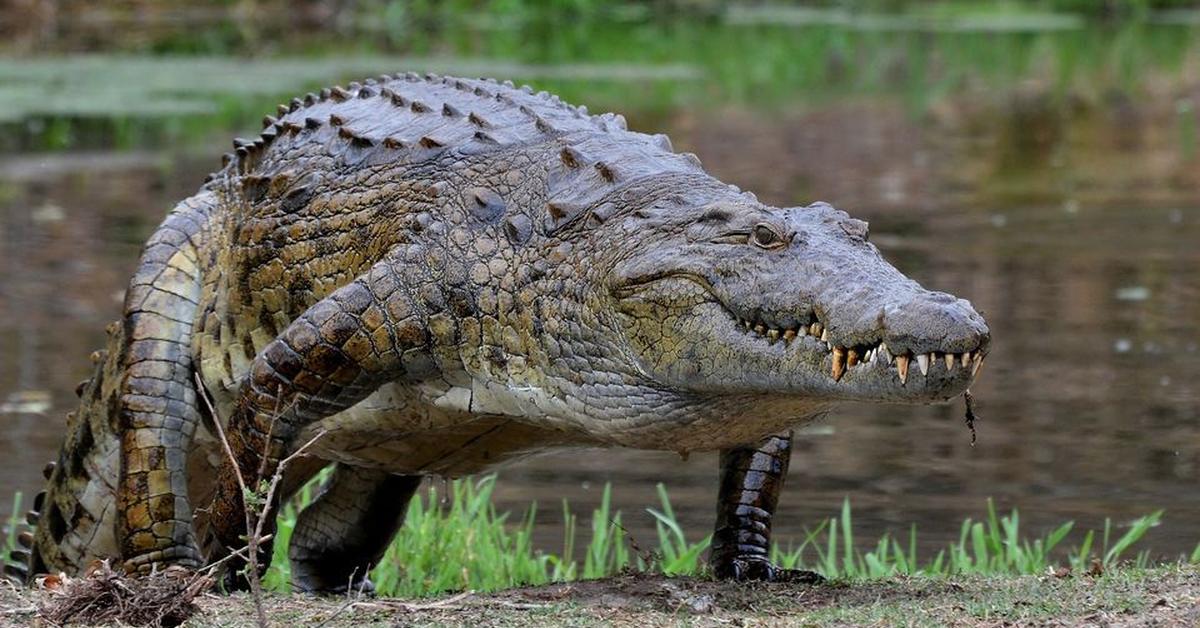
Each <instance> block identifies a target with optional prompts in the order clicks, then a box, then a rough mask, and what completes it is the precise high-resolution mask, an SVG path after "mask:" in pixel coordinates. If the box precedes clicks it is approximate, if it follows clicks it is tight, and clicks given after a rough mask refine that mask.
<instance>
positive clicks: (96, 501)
mask: <svg viewBox="0 0 1200 628" xmlns="http://www.w3.org/2000/svg"><path fill="white" fill-rule="evenodd" d="M108 334H109V337H108V343H107V346H106V348H105V349H102V350H100V351H96V352H94V353H93V354H92V360H93V361H94V362H95V363H96V365H95V368H94V370H93V372H92V376H91V378H89V379H88V380H85V381H84V382H82V383H81V384H80V386H79V388H77V389H76V392H78V393H79V396H80V402H79V408H78V409H77V410H76V411H75V412H72V413H69V414H67V434H66V438H65V440H64V442H63V445H62V447H61V448H60V450H59V455H58V460H57V461H55V462H51V463H50V464H48V465H46V468H45V470H44V472H43V474H44V475H45V477H46V485H45V490H43V491H42V492H40V493H38V494H37V496H36V497H34V500H33V509H32V510H30V511H29V512H28V513H27V514H26V522H27V524H28V525H29V526H30V528H31V530H23V531H21V533H20V534H18V537H17V538H18V542H19V544H20V545H21V546H22V547H20V548H19V549H17V550H15V551H14V552H13V553H12V555H11V556H10V561H9V562H8V564H7V565H6V566H5V572H6V573H7V574H8V575H9V576H10V577H12V578H19V579H21V580H24V581H26V582H28V581H30V580H31V579H32V578H33V577H34V576H36V575H38V574H43V573H58V572H66V573H68V574H75V573H78V572H79V571H81V570H82V569H83V568H84V567H86V566H87V565H88V564H89V563H90V562H92V561H93V560H95V559H98V558H115V557H117V556H119V555H120V548H119V547H118V546H117V542H116V537H115V530H116V520H117V519H116V517H117V513H116V504H117V496H116V488H115V487H116V486H117V481H118V478H119V474H120V470H121V469H120V439H119V437H118V433H117V413H116V412H114V411H113V409H114V408H115V407H116V406H114V402H116V401H119V399H120V389H119V384H120V379H121V378H120V377H119V374H120V362H119V361H120V354H121V350H122V347H123V346H124V344H125V335H124V332H123V330H122V328H121V325H120V324H119V323H113V324H110V325H109V326H108Z"/></svg>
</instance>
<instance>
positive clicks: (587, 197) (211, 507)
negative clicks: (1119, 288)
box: [38, 75, 988, 591]
mask: <svg viewBox="0 0 1200 628" xmlns="http://www.w3.org/2000/svg"><path fill="white" fill-rule="evenodd" d="M264 124H265V127H266V129H265V131H264V133H263V136H262V137H261V138H259V139H258V140H256V141H254V142H246V141H238V142H235V146H236V147H237V154H236V155H231V156H229V158H228V161H227V165H226V166H225V168H224V169H222V170H221V171H220V172H218V173H216V174H215V175H214V176H213V177H211V178H210V180H209V181H208V182H207V183H206V185H205V187H204V188H203V189H202V190H201V193H200V194H199V195H197V196H196V197H194V198H193V199H191V200H190V201H188V202H186V203H184V204H183V206H181V207H182V209H181V210H177V212H175V213H174V214H172V217H171V218H168V221H167V222H166V223H164V226H163V227H162V228H161V229H160V231H159V232H158V233H157V234H156V235H155V236H154V238H153V239H152V243H156V244H153V245H152V246H150V247H148V249H147V251H146V252H145V253H144V254H143V258H142V265H141V267H140V270H139V272H138V275H137V276H136V277H135V280H134V282H133V284H132V285H131V291H130V297H129V298H128V299H127V304H126V315H125V326H124V331H125V334H126V336H127V340H128V342H127V343H126V344H125V349H124V351H122V356H123V358H122V361H121V362H120V363H119V364H115V365H114V371H113V372H116V373H120V374H122V375H121V376H122V378H123V381H124V382H125V384H124V385H123V387H122V389H121V396H120V398H119V411H117V414H118V415H119V417H120V421H119V422H118V423H117V426H116V427H115V428H113V429H114V430H115V431H116V432H117V435H118V436H119V438H120V441H121V443H122V447H121V453H122V462H121V465H120V466H121V473H120V482H119V484H117V485H116V486H117V487H118V488H117V489H116V490H117V493H118V497H119V508H118V509H117V510H118V512H117V515H118V516H117V517H116V520H117V521H118V522H119V525H118V526H117V531H116V533H115V538H117V539H118V543H119V546H120V556H121V558H122V559H123V560H124V561H125V563H126V564H127V565H128V566H130V567H131V568H136V569H146V568H149V567H153V566H161V565H165V564H185V565H193V564H195V563H196V562H197V560H198V557H199V556H200V555H202V554H203V555H205V556H206V558H207V559H209V560H213V559H216V558H219V557H221V556H222V555H224V554H225V553H226V552H228V551H229V550H230V549H232V548H235V547H239V546H240V545H241V543H242V541H241V537H242V536H243V535H244V534H245V533H246V530H245V529H244V521H245V519H244V516H243V504H242V495H241V491H240V490H239V487H238V482H237V479H236V476H237V473H236V472H235V469H234V464H233V463H230V462H229V461H228V460H225V461H222V460H221V459H220V457H219V456H215V455H214V453H215V452H214V448H213V441H212V437H211V434H209V433H208V430H204V429H201V430H197V429H196V428H197V426H198V425H200V424H201V423H204V424H211V423H212V422H213V421H221V422H223V423H226V431H227V433H228V435H229V441H230V445H231V448H232V450H233V454H234V459H235V460H236V466H237V468H238V470H240V472H241V474H242V475H243V477H246V478H249V479H250V481H252V482H253V481H254V479H256V478H259V477H260V474H263V476H265V477H270V476H271V474H272V473H273V472H274V471H275V469H276V467H277V465H278V464H279V462H280V460H281V459H282V458H283V457H285V456H287V455H288V454H289V453H291V452H293V451H295V449H296V447H297V446H298V445H299V444H300V443H303V442H306V441H308V440H310V439H311V438H313V437H317V440H316V442H315V444H314V445H313V447H312V448H311V449H310V450H308V453H309V455H310V456H311V458H312V459H313V460H315V461H318V463H317V464H319V461H327V462H336V463H338V471H337V473H336V475H335V478H334V480H333V481H332V484H331V485H330V488H329V492H328V493H327V494H326V497H324V498H322V500H320V501H318V503H317V504H314V506H313V507H312V508H313V510H312V511H311V512H306V513H305V514H303V515H302V516H301V524H300V525H301V529H299V530H298V533H297V535H296V537H295V538H294V541H293V546H292V548H290V551H289V554H290V556H291V557H292V559H293V561H294V562H295V563H296V564H297V568H296V573H297V574H299V578H300V582H299V586H300V588H302V589H308V590H317V591H320V590H330V589H334V588H338V587H344V586H345V583H346V582H348V581H349V580H348V579H349V578H350V577H351V575H352V574H358V575H357V576H356V577H357V578H362V577H364V576H363V575H362V574H364V573H365V571H366V568H367V566H368V565H369V564H370V563H371V562H372V561H373V560H375V559H377V557H378V555H379V553H380V552H381V551H382V548H383V547H384V545H385V544H386V541H387V539H388V538H389V537H390V535H391V532H392V531H393V530H394V529H395V527H396V526H397V525H398V524H399V516H400V515H399V513H401V512H403V504H404V503H405V502H407V500H408V498H409V497H410V496H411V494H412V491H413V489H414V488H415V485H416V478H418V477H419V476H422V475H427V474H442V475H449V476H457V475H463V474H469V473H476V472H480V471H484V470H487V469H490V468H493V467H495V466H496V465H498V464H501V463H503V462H507V461H511V460H514V459H517V458H520V457H522V456H525V455H529V454H532V453H537V452H540V451H544V450H547V449H552V448H558V447H567V446H583V445H587V446H596V445H601V446H604V445H611V446H626V447H637V448H646V449H665V450H672V451H679V452H688V451H693V450H712V449H722V450H724V452H723V454H722V464H723V467H724V471H723V480H722V489H721V505H720V506H719V508H718V530H717V533H716V536H715V537H714V538H715V541H714V551H713V554H712V564H713V568H714V570H715V572H716V573H717V574H718V575H720V576H722V577H734V578H756V579H772V578H777V577H780V575H781V574H782V573H783V572H780V571H779V570H776V569H774V568H772V567H771V566H770V565H768V564H767V563H766V562H765V555H766V548H767V544H768V542H769V531H770V518H771V512H772V511H773V509H774V507H775V504H776V501H777V499H778V492H779V488H780V487H781V486H782V482H783V477H784V475H785V474H786V469H787V459H788V456H789V454H790V445H789V437H787V436H776V437H770V438H768V436H769V435H771V434H786V432H787V430H788V429H790V428H791V427H793V426H797V425H802V424H804V423H806V422H807V421H810V420H812V419H813V418H814V417H816V416H818V415H820V414H822V413H825V412H827V411H828V410H829V409H830V408H831V407H833V406H835V405H836V404H837V403H838V402H840V401H844V400H865V401H878V402H887V401H893V402H907V403H929V402H934V401H942V400H946V399H949V398H952V397H954V396H957V395H959V394H961V393H962V391H963V390H965V388H966V386H967V385H968V384H969V382H970V380H971V378H972V370H973V368H977V366H978V363H979V362H980V361H981V360H982V357H983V355H984V354H985V352H986V348H987V344H988V331H987V327H986V325H985V324H984V323H983V320H982V318H980V317H979V315H978V314H977V313H975V312H974V310H972V309H971V307H970V305H969V304H968V303H966V302H965V301H962V300H958V299H955V298H953V297H951V296H949V295H945V294H941V293H934V292H929V291H926V290H924V289H923V288H921V287H920V286H919V285H917V284H916V283H915V282H913V281H911V280H910V279H907V278H906V277H904V276H903V275H901V274H900V273H899V272H898V271H896V270H895V269H894V268H893V267H891V266H890V265H889V264H887V262H885V261H884V260H883V259H882V258H881V257H880V256H879V253H878V251H877V250H876V249H875V248H874V246H873V245H871V244H869V243H868V241H867V229H866V223H863V222H861V221H857V220H853V219H851V218H849V217H848V216H847V215H846V214H845V213H843V212H840V211H838V210H835V209H833V208H832V207H829V206H828V205H824V204H816V205H812V206H809V207H794V208H782V209H781V208H773V207H768V206H765V205H762V204H761V203H758V202H757V200H756V199H755V198H754V197H753V196H752V195H749V194H744V193H742V192H740V191H738V190H736V188H732V187H731V186H728V185H725V184H723V183H721V182H720V181H718V180H716V179H714V178H712V177H711V176H709V175H708V174H706V173H705V172H704V171H703V170H702V169H701V167H700V165H699V162H698V160H697V159H696V158H695V157H694V156H692V155H680V154H676V153H674V152H673V151H672V150H671V147H670V144H669V142H668V141H667V140H666V138H665V137H664V136H647V135H643V134H640V133H633V132H629V131H627V130H625V128H624V120H623V119H621V118H620V116H614V115H612V114H605V115H603V116H589V115H587V114H586V112H584V111H583V110H581V109H577V108H575V107H572V106H569V105H566V104H563V103H561V102H560V101H558V100H557V99H556V98H553V97H550V96H548V95H545V94H536V95H535V94H533V93H532V92H530V91H527V90H520V89H516V88H513V87H511V85H507V84H506V85H501V84H498V83H495V82H493V81H486V80H478V81H475V80H462V79H453V78H442V77H436V76H432V75H430V76H426V77H419V76H416V75H405V76H402V77H390V76H385V77H381V78H380V80H378V81H374V80H372V81H368V82H367V83H366V84H365V85H359V84H351V85H350V86H349V87H348V88H346V89H342V88H334V89H332V90H324V91H323V92H322V93H321V94H320V95H316V94H310V95H309V96H308V97H307V98H305V99H304V100H300V99H297V100H294V101H292V103H291V105H290V106H281V108H280V117H279V118H278V119H276V118H271V117H268V118H267V119H266V120H264ZM947 355H948V356H949V357H948V358H946V357H944V356H947ZM868 358H871V359H868ZM930 358H937V360H936V362H934V364H933V365H932V366H930V365H929V360H930ZM148 359H153V360H156V361H155V362H154V364H155V366H156V369H157V370H153V371H152V372H151V371H149V370H147V369H148V368H149V367H142V366H139V365H141V364H142V362H143V361H145V360H148ZM910 360H912V367H911V369H910V368H909V363H910V362H909V361H910ZM918 363H919V364H918ZM919 369H920V372H918V370H919ZM193 373H196V374H198V375H199V377H200V380H201V381H202V382H203V386H204V389H205V392H207V393H208V394H209V395H210V396H211V397H212V399H213V400H214V404H215V409H216V416H215V417H213V416H209V415H208V414H209V413H208V412H207V410H206V409H205V408H204V407H203V406H198V404H197V403H196V398H197V394H196V393H197V391H196V390H195V389H194V386H192V385H191V383H190V382H192V379H191V377H190V376H191V375H192V374H193ZM193 434H195V435H196V436H197V438H195V439H193ZM763 439H766V440H763ZM755 443H758V444H757V445H756V444H755ZM189 460H191V461H192V462H190V463H189V462H188V461H189ZM196 460H200V461H202V462H203V464H202V465H200V466H199V469H200V471H195V470H191V467H189V464H192V465H195V464H197V463H196V462H195V461H196ZM217 464H219V465H220V470H219V472H217V473H216V474H215V475H216V477H215V485H209V486H201V485H203V484H206V483H205V482H204V481H202V480H201V479H200V477H199V476H201V475H203V476H204V477H206V478H210V477H211V476H209V475H208V472H207V471H206V469H211V466H212V465H217ZM310 466H312V465H310ZM310 472H311V469H309V470H308V471H305V472H302V473H297V475H298V476H305V477H306V475H307V473H310ZM298 481H299V480H296V481H295V482H292V484H293V485H294V484H295V483H297V482H298ZM209 492H211V493H212V499H211V503H209V500H208V499H207V498H200V497H199V496H200V495H201V494H207V493H209ZM285 494H286V491H285ZM189 496H190V499H189ZM192 504H197V505H203V506H205V508H203V509H199V510H198V514H197V515H196V518H197V521H198V523H199V524H200V525H199V527H198V528H197V527H194V526H193V525H192V518H193V513H192V511H191V505H192ZM196 538H204V539H205V541H204V542H202V543H200V544H199V546H198V544H197V543H196V542H195V540H194V539H196ZM42 542H43V541H42V539H41V538H39V539H38V544H39V545H40V544H41V543H42ZM45 553H46V552H43V554H45ZM794 576H795V575H794V574H792V575H791V576H789V577H794ZM360 582H361V581H360ZM352 586H353V583H352Z"/></svg>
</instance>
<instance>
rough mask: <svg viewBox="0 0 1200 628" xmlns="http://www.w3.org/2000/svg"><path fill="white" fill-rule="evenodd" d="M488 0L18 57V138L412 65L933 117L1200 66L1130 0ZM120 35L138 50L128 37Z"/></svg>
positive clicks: (1181, 26) (1170, 22) (219, 125)
mask: <svg viewBox="0 0 1200 628" xmlns="http://www.w3.org/2000/svg"><path fill="white" fill-rule="evenodd" d="M265 4H267V5H269V4H270V3H269V2H268V3H265ZM483 4H484V5H485V6H486V7H487V10H476V9H477V8H478V6H479V5H480V3H476V2H451V3H445V4H440V5H436V6H435V5H434V4H432V3H423V2H406V3H400V2H377V3H370V4H368V5H366V6H367V8H365V9H358V10H357V11H356V12H350V13H347V14H344V15H340V16H339V19H340V20H341V21H340V23H341V24H343V26H342V27H341V31H342V32H338V33H334V34H331V33H329V32H325V31H318V32H304V31H298V32H295V33H292V34H290V35H288V34H287V33H278V34H277V36H276V38H275V39H273V40H272V46H271V48H270V49H269V50H264V46H263V44H262V43H261V42H262V40H263V39H265V36H262V35H256V33H261V32H266V31H270V26H271V23H270V22H269V20H268V19H267V18H266V17H264V15H269V14H270V12H269V11H260V12H259V13H258V14H255V15H256V16H257V17H255V16H250V17H246V16H239V15H234V14H232V13H231V14H228V15H225V16H224V17H221V15H222V14H219V13H218V16H217V18H215V19H214V20H212V21H211V23H206V24H200V25H195V26H193V27H191V28H177V27H171V26H164V27H163V29H162V30H163V32H162V33H159V34H158V35H156V36H152V37H151V38H150V41H151V43H150V44H143V45H142V47H141V48H137V47H136V46H135V47H133V49H134V54H130V53H112V52H109V53H100V54H87V55H78V54H57V55H49V56H20V57H17V56H8V57H0V124H3V125H4V126H5V127H6V128H7V129H9V130H13V131H17V132H16V133H6V134H5V135H6V136H7V138H6V139H5V140H3V141H4V142H7V143H8V144H9V145H7V146H0V148H6V149H10V150H12V149H28V148H35V149H46V148H50V149H54V148H67V147H70V146H78V145H83V146H88V145H102V146H112V145H116V146H125V145H128V143H129V142H133V143H135V144H136V143H142V142H145V143H149V144H161V143H166V142H171V141H175V140H177V139H178V138H180V137H188V136H192V135H203V134H204V133H205V132H206V131H211V130H213V129H214V128H216V129H231V128H239V127H244V126H245V125H247V124H248V123H250V121H252V120H256V119H257V118H258V117H259V116H261V115H262V113H263V112H265V111H269V110H270V108H271V107H272V106H273V104H274V103H275V102H277V101H278V100H280V99H283V98H287V97H291V96H293V95H295V94H297V93H301V92H303V91H306V90H309V89H315V88H318V87H320V86H323V85H327V84H330V83H331V82H335V81H342V82H345V81H349V80H353V79H356V78H362V77H364V76H370V75H374V74H379V73H382V72H395V71H399V70H408V69H414V70H421V71H426V70H430V71H437V72H442V73H450V74H459V75H467V76H477V75H486V76H494V77H501V78H511V79H513V80H516V81H523V82H530V83H533V84H535V85H536V86H537V87H538V88H541V89H548V90H551V91H554V92H556V93H558V94H560V95H562V96H563V97H564V98H565V99H567V100H568V101H572V102H586V103H588V104H589V105H590V106H591V107H592V108H593V109H595V110H600V109H619V110H622V111H637V112H642V114H643V115H654V114H655V112H660V113H661V112H665V111H671V110H677V109H679V108H690V109H695V108H712V107H721V106H727V105H735V106H752V107H757V108H762V109H766V110H771V109H780V108H803V107H806V106H818V105H821V104H823V103H828V102H830V101H841V100H846V99H861V98H871V99H880V98H883V99H900V100H902V101H903V102H905V103H906V104H907V105H908V107H909V109H910V111H912V112H914V113H917V114H919V113H921V112H924V111H926V110H928V108H929V107H931V106H934V105H936V103H938V102H939V101H941V100H943V99H945V98H948V97H954V96H956V95H959V94H962V93H964V92H965V93H972V94H980V95H987V94H997V93H1004V92H1008V91H1010V90H1012V89H1013V88H1015V87H1017V86H1022V85H1028V84H1030V83H1034V84H1036V85H1037V86H1038V89H1040V90H1042V91H1044V92H1045V93H1047V94H1049V95H1051V96H1052V97H1053V98H1055V99H1059V100H1061V99H1062V98H1063V96H1064V95H1066V94H1071V95H1074V96H1080V97H1083V98H1097V97H1099V95H1101V94H1104V93H1106V92H1109V91H1111V90H1120V91H1121V92H1125V93H1129V94H1133V95H1136V94H1138V93H1140V92H1142V91H1144V90H1146V89H1148V88H1149V87H1150V86H1151V85H1161V84H1163V83H1165V84H1167V85H1186V84H1187V83H1188V82H1189V81H1194V80H1195V77H1194V76H1191V75H1190V74H1189V72H1190V71H1194V66H1195V63H1194V62H1191V63H1190V65H1189V59H1195V57H1196V54H1197V48H1198V46H1197V43H1198V41H1200V38H1197V37H1196V35H1197V32H1198V28H1197V25H1196V24H1197V23H1200V12H1198V13H1188V12H1181V11H1178V10H1176V11H1150V10H1149V7H1150V6H1151V3H1145V2H1126V3H1117V6H1119V7H1125V8H1126V9H1128V11H1126V14H1127V15H1126V19H1119V20H1099V19H1095V17H1094V16H1092V15H1089V14H1087V13H1072V12H1064V11H1062V10H1064V9H1065V10H1070V9H1077V8H1079V7H1077V6H1076V4H1077V3H1072V2H1066V1H1059V2H1039V3H997V4H990V3H989V4H979V3H932V4H915V5H914V4H910V3H896V2H843V3H833V4H834V5H835V6H832V7H829V6H824V7H822V6H818V7H816V8H812V7H798V6H791V5H788V6H779V7H775V6H771V5H765V6H764V5H757V4H755V5H749V4H746V5H743V4H739V3H734V4H732V5H729V6H726V4H725V3H716V2H704V1H700V2H689V3H678V2H675V3H654V4H652V5H650V8H644V7H638V6H633V5H617V6H616V7H615V8H614V7H608V8H603V7H606V6H607V5H605V4H602V3H596V2H590V1H588V0H574V1H572V2H558V3H551V4H550V5H540V4H539V5H537V6H538V7H542V8H535V6H534V5H533V4H531V3H526V2H521V1H517V0H507V1H502V2H490V3H483ZM1173 4H1175V3H1171V2H1165V3H1164V2H1159V3H1154V5H1155V6H1166V7H1168V8H1170V6H1171V5H1173ZM684 5H687V7H686V8H687V9H688V10H687V11H684V10H681V9H680V7H683V6H684ZM546 6H549V7H550V8H545V7H546ZM897 7H899V10H896V8H897ZM868 9H869V10H868ZM881 9H892V11H891V12H877V11H879V10H881ZM1056 9H1058V10H1060V12H1055V10H1056ZM872 10H874V11H876V12H872ZM114 19H116V18H114ZM256 19H257V20H260V22H256V21H254V20H256ZM276 26H277V25H276ZM231 29H232V30H231ZM68 30H69V29H68ZM231 33H232V34H231ZM206 42H207V43H206ZM51 48H52V49H53V46H51ZM59 49H61V50H71V46H70V44H69V42H68V43H66V44H63V45H61V46H60V47H59ZM110 49H115V50H122V49H125V50H127V49H128V48H123V47H122V46H121V45H120V40H119V39H118V40H115V41H114V42H113V43H112V45H111V46H110ZM163 51H166V52H168V53H172V54H168V55H166V56H163V55H161V54H160V53H162V52H163ZM181 52H187V53H202V54H201V55H198V56H197V55H190V54H189V55H184V54H180V53H181ZM213 52H219V53H228V54H226V55H223V56H214V55H213V54H212V53H213ZM264 53H266V54H264ZM1192 73H1194V72H1192ZM985 97H986V96H985ZM57 119H67V120H71V121H72V122H71V126H67V127H64V126H62V125H60V124H59V125H56V124H54V122H53V121H54V120H57ZM167 119H185V120H190V121H191V122H188V123H184V124H178V123H176V124H169V125H168V124H165V123H164V122H163V121H164V120H167ZM130 121H133V122H132V123H131V122H130ZM130 124H133V125H134V126H136V127H146V128H147V129H148V130H141V129H138V130H132V131H131V130H130V129H129V128H128V127H129V126H130ZM1184 130H1185V131H1186V129H1184ZM130 138H134V139H132V140H131V139H130Z"/></svg>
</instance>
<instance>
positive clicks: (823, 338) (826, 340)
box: [821, 329, 829, 342]
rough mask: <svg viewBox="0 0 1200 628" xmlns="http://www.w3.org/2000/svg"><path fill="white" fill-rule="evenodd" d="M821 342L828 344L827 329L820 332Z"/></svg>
mask: <svg viewBox="0 0 1200 628" xmlns="http://www.w3.org/2000/svg"><path fill="white" fill-rule="evenodd" d="M821 342H829V330H828V329H822V330H821Z"/></svg>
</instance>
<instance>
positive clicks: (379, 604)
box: [352, 591, 475, 612]
mask: <svg viewBox="0 0 1200 628" xmlns="http://www.w3.org/2000/svg"><path fill="white" fill-rule="evenodd" d="M472 595H475V592H474V591H463V592H462V593H459V594H457V595H451V596H450V597H448V598H446V599H444V600H438V601H436V602H430V603H428V604H409V603H408V602H400V601H396V600H382V601H375V602H355V603H354V604H353V605H352V606H355V607H362V608H395V609H400V610H403V611H409V612H414V611H432V610H454V609H458V608H460V607H458V606H455V605H454V604H455V603H457V602H461V601H463V600H465V599H467V598H469V597H471V596H472Z"/></svg>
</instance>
